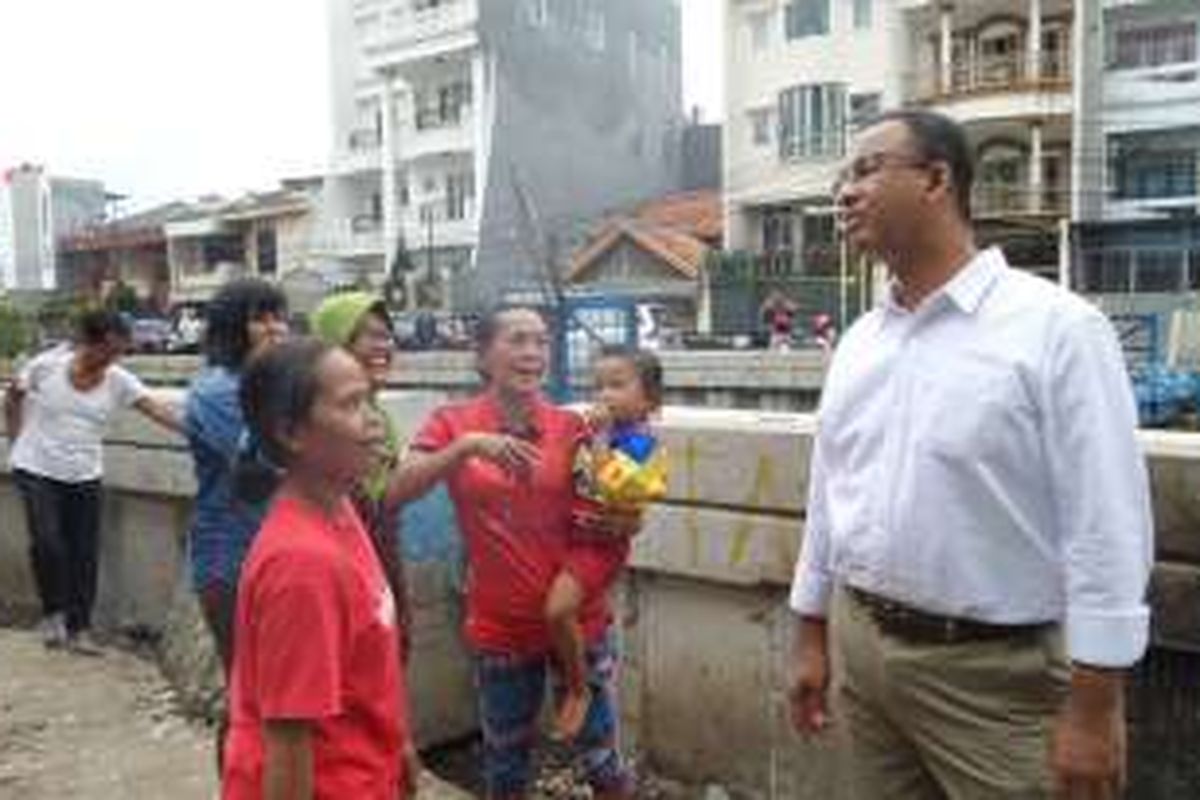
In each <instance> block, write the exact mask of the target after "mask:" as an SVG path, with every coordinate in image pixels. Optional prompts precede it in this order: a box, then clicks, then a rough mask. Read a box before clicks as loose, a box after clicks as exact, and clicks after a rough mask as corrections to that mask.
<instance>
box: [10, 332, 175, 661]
mask: <svg viewBox="0 0 1200 800" xmlns="http://www.w3.org/2000/svg"><path fill="white" fill-rule="evenodd" d="M128 346H129V325H128V324H127V323H126V322H125V320H124V319H123V318H122V317H121V316H120V315H118V314H117V313H115V312H111V311H99V310H97V311H89V312H87V313H85V314H84V315H83V316H82V317H81V318H80V319H79V322H78V324H77V328H76V332H75V338H74V341H73V342H72V344H71V345H70V346H67V347H56V348H53V349H51V350H49V351H47V352H45V353H42V354H41V355H38V356H35V357H34V358H32V359H31V360H30V361H29V362H28V363H26V364H25V366H24V368H22V369H21V371H20V372H19V374H18V375H17V377H16V379H15V380H14V381H13V383H12V385H11V386H10V387H9V390H8V393H7V394H6V396H5V415H6V421H7V424H8V434H9V439H10V441H12V453H11V456H10V457H11V463H12V469H13V479H14V482H15V483H16V486H17V490H18V492H20V495H21V499H22V501H23V502H24V505H25V515H26V522H27V525H28V528H29V537H30V560H31V562H32V564H33V573H34V577H35V579H36V582H37V589H38V595H39V597H40V599H41V604H42V624H41V631H42V639H43V642H44V643H45V644H46V646H48V647H62V646H67V647H68V648H70V649H71V650H73V651H75V652H79V653H85V654H98V653H99V652H100V651H99V649H98V648H97V647H96V644H95V642H94V641H93V640H92V639H91V636H90V630H91V622H92V606H93V604H94V603H95V600H96V585H97V579H98V562H97V559H98V556H99V552H98V550H99V535H100V511H101V508H100V502H101V488H100V484H101V478H102V476H103V473H104V446H103V439H104V431H105V428H106V427H107V425H108V421H109V420H110V419H111V417H112V415H113V413H114V412H116V411H118V410H120V409H122V408H133V409H136V410H137V411H139V412H141V413H142V414H144V415H145V416H146V417H147V418H149V419H150V420H152V421H154V422H155V423H157V424H159V425H161V426H162V427H164V428H167V429H168V430H174V431H178V430H180V429H181V428H180V423H179V420H178V417H177V416H176V413H175V411H174V409H172V408H171V407H170V406H168V405H167V404H165V403H163V402H161V401H159V400H157V399H155V398H154V397H153V396H152V395H151V394H150V391H149V390H148V389H147V388H146V386H145V385H144V384H143V383H142V382H141V381H140V380H138V378H137V376H135V375H134V374H133V373H131V372H129V371H128V370H126V369H125V368H124V367H122V366H121V365H120V364H119V363H118V362H119V361H120V359H121V357H122V356H123V355H124V354H125V351H126V349H127V348H128Z"/></svg>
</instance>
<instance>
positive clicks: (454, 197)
mask: <svg viewBox="0 0 1200 800" xmlns="http://www.w3.org/2000/svg"><path fill="white" fill-rule="evenodd" d="M474 197H475V173H474V172H461V173H457V174H451V175H447V176H446V219H449V220H462V219H466V218H467V216H468V211H469V209H470V206H471V201H472V200H473V199H474Z"/></svg>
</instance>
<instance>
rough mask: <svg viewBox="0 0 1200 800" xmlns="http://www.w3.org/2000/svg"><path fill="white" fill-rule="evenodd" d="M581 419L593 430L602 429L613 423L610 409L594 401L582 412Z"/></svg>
mask: <svg viewBox="0 0 1200 800" xmlns="http://www.w3.org/2000/svg"><path fill="white" fill-rule="evenodd" d="M583 421H584V422H586V423H587V424H588V426H590V427H591V428H593V429H595V430H603V429H604V428H608V427H610V426H611V425H612V423H613V415H612V411H611V410H609V408H608V406H606V405H604V404H602V403H596V404H595V405H594V406H591V407H590V408H587V409H585V410H584V412H583Z"/></svg>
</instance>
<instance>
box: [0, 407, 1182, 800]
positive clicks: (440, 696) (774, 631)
mask: <svg viewBox="0 0 1200 800" xmlns="http://www.w3.org/2000/svg"><path fill="white" fill-rule="evenodd" d="M444 396H445V395H444V394H443V393H442V392H425V393H396V394H394V395H392V396H390V397H389V398H388V404H389V406H390V408H391V410H392V412H393V413H394V414H395V415H396V417H397V419H398V421H399V422H400V423H401V427H402V429H403V430H404V431H406V432H408V431H412V430H413V429H414V428H415V427H416V425H418V424H419V422H420V420H421V419H422V418H423V417H424V415H425V413H426V412H427V411H428V409H429V408H431V407H432V406H433V405H434V404H435V403H437V402H438V401H439V400H441V399H442V398H443V397H444ZM663 430H664V436H665V438H666V440H667V443H668V446H669V448H670V454H671V459H672V475H671V487H670V496H669V497H668V498H667V500H666V501H665V502H664V503H662V504H661V505H658V506H656V507H654V508H652V509H651V510H650V512H649V514H648V517H647V524H646V529H645V531H644V533H643V534H642V535H641V536H640V537H639V539H638V540H637V544H636V548H635V553H634V556H633V560H632V565H631V569H630V571H629V573H628V575H627V577H626V579H625V581H624V582H623V585H622V587H621V595H622V602H621V603H620V606H619V607H620V609H621V615H620V620H619V623H620V624H619V630H620V632H621V635H622V639H623V648H624V672H623V678H622V679H623V683H622V698H621V702H622V709H623V713H624V717H625V728H624V731H625V737H626V740H625V742H624V745H625V746H626V747H627V748H629V749H630V750H632V751H635V752H637V753H638V754H639V755H640V756H641V757H642V758H643V760H644V761H645V762H646V763H648V764H650V765H651V766H652V767H654V768H657V769H660V770H661V771H663V772H664V773H666V774H668V775H672V776H675V777H679V778H681V779H685V780H688V781H695V782H714V783H719V784H721V785H723V786H725V787H726V788H727V789H729V790H730V791H731V792H732V793H733V794H734V795H735V796H747V797H771V798H784V797H788V798H814V799H815V798H821V799H822V800H824V799H825V798H831V797H837V796H838V794H837V791H836V786H837V784H838V781H837V771H836V768H835V767H836V764H837V753H836V750H835V749H834V747H833V744H832V743H831V742H824V743H816V744H813V743H806V742H801V741H799V740H798V739H797V738H796V737H795V736H793V735H792V734H791V733H790V732H789V729H788V726H787V720H786V717H785V705H784V702H783V701H784V693H785V687H786V680H787V661H786V654H787V652H788V648H789V647H790V641H789V639H790V625H791V620H790V617H789V613H788V612H787V609H786V593H787V586H788V584H789V582H790V579H791V574H792V568H793V564H794V561H795V557H796V553H797V551H798V549H799V544H800V539H801V530H802V509H803V504H804V496H805V477H806V474H807V465H808V452H809V444H810V441H811V437H812V433H813V430H814V420H813V418H812V417H811V416H808V415H793V414H781V413H760V412H746V411H742V412H738V411H710V410H697V409H684V408H668V409H667V410H666V412H665V413H664V420H663ZM1142 442H1143V445H1144V447H1145V449H1146V452H1147V454H1148V456H1149V461H1150V468H1151V476H1152V480H1153V490H1154V503H1155V511H1156V523H1157V527H1158V552H1159V563H1158V566H1157V569H1156V572H1155V576H1154V587H1153V593H1152V599H1153V604H1154V609H1155V620H1154V636H1155V641H1156V643H1157V644H1159V645H1160V646H1165V647H1169V648H1172V649H1175V650H1184V651H1189V652H1197V653H1200V567H1198V565H1200V535H1198V533H1200V435H1197V434H1187V433H1164V432H1143V433H1142ZM107 453H108V458H109V465H108V475H107V480H106V482H107V484H108V490H109V498H110V502H109V510H108V512H107V516H106V530H105V534H104V536H105V539H104V559H103V570H102V580H101V583H102V592H101V603H100V612H101V619H102V620H103V621H105V622H107V623H108V624H120V625H131V624H132V625H139V626H145V627H147V628H148V629H151V630H158V629H161V626H162V625H163V624H164V622H165V620H166V618H167V610H168V609H169V608H170V607H171V605H172V602H173V598H174V597H175V595H176V594H177V592H178V586H179V577H180V575H181V566H180V565H181V560H182V542H183V530H184V526H185V523H186V519H187V513H188V505H189V499H190V497H191V495H192V483H191V475H190V465H189V463H188V460H187V455H186V453H185V452H184V451H183V450H182V448H181V444H180V443H179V442H178V441H176V440H173V439H171V438H170V437H168V436H167V435H165V434H163V433H161V432H159V431H155V430H152V429H150V428H148V427H147V425H146V423H144V422H142V421H140V420H138V419H135V418H131V417H122V418H121V419H119V420H118V421H117V423H116V425H115V426H114V429H113V431H112V433H111V435H110V444H109V447H108V451H107ZM0 519H3V520H4V524H3V527H2V529H0V598H3V599H4V600H5V601H7V602H10V603H12V602H17V603H19V604H20V603H24V604H28V603H29V602H31V601H32V598H33V593H32V583H31V581H30V579H29V576H28V572H27V568H26V566H25V564H26V559H25V533H24V527H23V525H22V524H21V523H19V519H20V515H19V513H18V510H17V505H16V500H15V497H14V495H13V492H12V490H11V487H10V486H9V485H8V484H7V482H0ZM424 519H425V521H424V522H420V521H418V523H417V524H414V525H412V526H410V529H408V530H406V533H405V535H406V550H407V551H409V553H410V554H411V553H412V552H414V550H413V548H414V547H415V548H416V550H417V551H419V552H421V553H424V554H425V557H424V558H423V559H418V564H417V566H416V569H415V575H416V577H415V579H414V589H415V593H416V603H417V609H418V610H417V630H416V646H417V655H416V662H415V665H414V687H413V689H414V697H415V706H416V710H417V714H418V717H419V719H420V720H421V723H420V724H421V727H422V730H423V732H424V740H425V741H427V742H428V741H437V740H444V739H445V738H447V737H450V736H451V735H453V734H455V733H460V732H462V731H464V730H467V729H469V728H470V725H471V708H472V698H471V688H470V684H469V680H468V674H467V662H466V656H465V653H464V652H463V651H462V648H461V646H460V644H459V642H458V638H457V625H458V618H457V612H456V605H455V603H454V596H455V588H454V587H455V583H454V564H453V563H452V561H453V555H452V552H453V549H452V548H451V547H450V546H449V542H448V539H449V536H450V534H448V533H447V528H448V527H450V525H449V523H445V522H437V521H436V520H437V519H438V517H437V515H436V513H434V514H432V515H430V516H427V517H425V518H424ZM429 520H435V522H430V521H429ZM410 539H411V541H410ZM422 542H423V543H422ZM430 542H432V545H431V544H430ZM415 543H419V544H420V546H419V547H418V546H417V544H415ZM439 548H441V549H439ZM431 552H432V553H434V555H433V556H432V557H430V556H429V553H431Z"/></svg>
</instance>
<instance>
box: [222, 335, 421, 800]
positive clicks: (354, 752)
mask: <svg viewBox="0 0 1200 800" xmlns="http://www.w3.org/2000/svg"><path fill="white" fill-rule="evenodd" d="M370 391H371V387H370V384H369V382H368V380H367V377H366V375H365V373H364V372H363V369H362V367H361V366H359V364H358V362H357V361H355V359H354V358H353V357H352V356H350V355H349V354H348V353H346V352H345V351H343V350H340V349H337V348H331V347H329V346H327V345H324V344H322V343H320V342H317V341H315V340H311V339H309V340H298V341H294V342H289V343H286V344H282V345H279V346H278V347H276V348H274V349H272V350H271V351H269V352H268V353H266V354H265V355H263V356H260V357H259V358H258V359H256V360H255V361H254V362H252V364H251V365H250V367H249V369H248V370H247V371H246V373H245V376H244V378H243V380H242V387H241V401H242V407H243V411H244V412H245V417H246V422H247V427H248V429H249V431H250V435H251V438H252V440H253V441H254V444H255V448H254V449H257V450H259V451H260V452H259V453H258V454H257V456H258V457H257V458H256V459H255V460H254V461H249V460H247V461H245V462H243V464H242V465H241V469H239V470H238V472H237V474H236V475H235V484H236V486H237V488H238V490H239V491H240V492H241V493H242V494H244V495H249V496H248V498H247V499H250V500H256V499H259V497H261V496H262V495H264V494H267V493H272V492H273V500H272V504H271V507H270V510H269V511H268V512H267V516H266V518H265V519H264V520H263V524H262V528H261V529H260V531H259V533H258V535H257V536H256V537H255V539H254V544H253V545H252V547H251V549H250V553H249V556H248V557H247V559H246V563H245V565H244V566H243V568H242V573H241V579H240V581H239V583H238V603H237V616H236V622H235V625H236V629H235V630H236V632H235V640H236V641H237V647H236V648H235V651H234V660H233V675H232V680H231V687H230V691H231V698H230V705H231V720H230V731H229V736H228V739H227V740H226V746H225V769H224V775H223V776H222V777H223V780H222V797H223V798H224V799H225V800H260V799H261V800H284V798H287V799H288V800H291V798H300V797H304V798H315V799H316V800H344V798H355V800H360V799H361V800H397V799H398V798H402V797H407V796H410V795H411V794H412V790H413V782H414V781H415V779H416V776H415V775H414V774H413V772H412V770H411V769H410V768H409V766H408V763H407V761H406V754H407V753H409V752H411V748H410V747H408V746H407V744H408V741H409V729H408V722H407V698H406V697H405V694H404V677H403V674H402V669H403V668H402V666H401V664H400V659H399V638H398V636H399V633H398V631H397V621H396V605H395V601H394V599H393V597H392V594H391V591H390V590H389V588H388V583H387V580H386V579H385V577H384V573H383V570H382V568H381V567H380V564H379V559H378V558H377V557H376V555H375V552H374V550H373V548H372V545H371V541H370V539H369V538H368V536H367V533H366V531H365V530H364V529H363V526H362V522H361V521H360V520H359V519H358V516H357V515H356V514H355V511H354V508H353V505H352V504H351V502H350V498H349V495H350V492H351V490H352V489H353V488H354V487H355V486H356V485H357V484H358V482H359V481H360V480H361V479H362V478H363V476H364V475H365V474H366V472H367V470H368V469H369V468H370V467H371V466H372V464H373V463H374V461H375V454H376V451H377V448H378V447H379V446H380V444H381V442H382V436H383V429H382V427H381V426H380V425H379V424H378V422H377V417H376V416H375V415H374V414H373V413H372V412H371V407H370V402H369V399H370ZM264 464H266V465H276V466H274V467H271V466H264ZM264 471H265V474H264ZM255 495H257V497H256V496H255Z"/></svg>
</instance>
